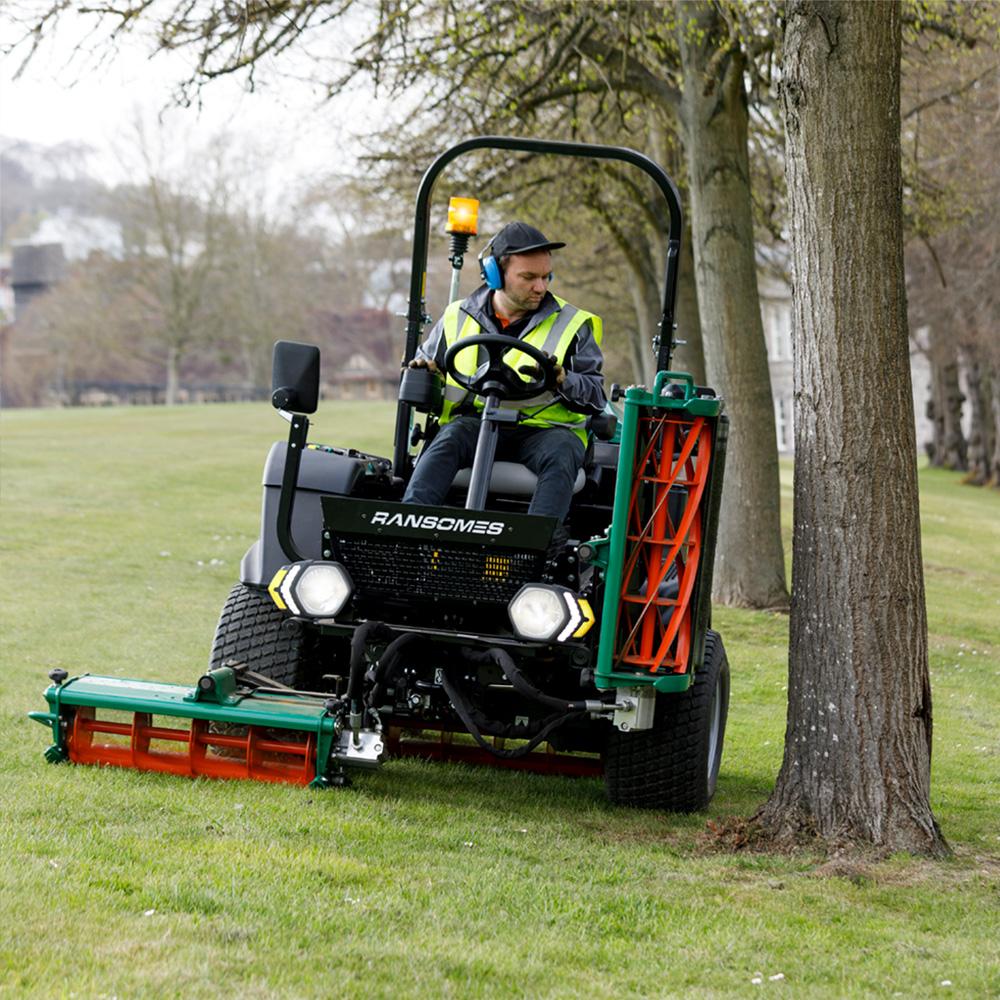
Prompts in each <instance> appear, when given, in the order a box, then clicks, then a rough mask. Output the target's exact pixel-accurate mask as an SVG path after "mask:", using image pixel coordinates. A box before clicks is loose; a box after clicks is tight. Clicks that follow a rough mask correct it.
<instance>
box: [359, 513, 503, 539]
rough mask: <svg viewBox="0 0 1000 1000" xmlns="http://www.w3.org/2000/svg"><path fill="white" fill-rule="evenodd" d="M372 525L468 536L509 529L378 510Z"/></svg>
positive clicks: (460, 519) (499, 523) (488, 523)
mask: <svg viewBox="0 0 1000 1000" xmlns="http://www.w3.org/2000/svg"><path fill="white" fill-rule="evenodd" d="M371 523H372V524H373V525H374V524H381V525H385V527H387V528H422V529H423V530H424V531H462V532H465V533H466V534H468V535H501V534H503V529H504V528H506V527H507V525H506V524H504V522H503V521H476V520H474V519H472V518H464V517H438V516H437V515H436V514H393V513H391V512H390V511H387V510H377V511H375V513H374V514H372V520H371Z"/></svg>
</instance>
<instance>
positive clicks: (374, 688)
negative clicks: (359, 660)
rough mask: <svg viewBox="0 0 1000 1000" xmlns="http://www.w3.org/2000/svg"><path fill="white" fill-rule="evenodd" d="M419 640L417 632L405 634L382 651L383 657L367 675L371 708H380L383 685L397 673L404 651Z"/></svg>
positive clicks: (368, 700) (368, 701)
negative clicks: (379, 701)
mask: <svg viewBox="0 0 1000 1000" xmlns="http://www.w3.org/2000/svg"><path fill="white" fill-rule="evenodd" d="M419 638H421V637H420V636H419V635H418V634H417V633H416V632H404V633H403V634H402V635H398V636H396V638H395V639H393V640H392V642H390V643H389V645H388V646H386V647H385V649H384V650H382V655H381V656H380V657H379V658H378V662H376V663H375V664H374V665H373V666H372V668H371V669H370V670H369V671H368V673H366V674H365V680H366V681H367V682H368V684H369V687H368V694H367V697H366V699H365V701H366V703H367V704H368V705H369V707H371V708H376V707H377V706H378V699H379V698H380V697H381V695H382V685H383V684H385V683H386V682H387V681H388V680H389V678H390V677H392V675H393V674H394V673H395V671H396V668H397V667H398V666H399V662H400V660H401V658H402V652H403V650H404V649H405V648H406V647H407V646H409V645H410V643H411V642H413V641H414V640H415V639H419Z"/></svg>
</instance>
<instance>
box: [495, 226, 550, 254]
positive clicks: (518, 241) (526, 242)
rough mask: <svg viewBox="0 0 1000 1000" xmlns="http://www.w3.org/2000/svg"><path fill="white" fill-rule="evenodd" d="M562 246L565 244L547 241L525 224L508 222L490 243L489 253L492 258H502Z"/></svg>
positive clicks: (540, 233) (533, 228)
mask: <svg viewBox="0 0 1000 1000" xmlns="http://www.w3.org/2000/svg"><path fill="white" fill-rule="evenodd" d="M564 246H566V244H565V243H553V242H552V240H547V239H546V238H545V234H544V233H543V232H542V231H541V230H539V229H535V227H534V226H529V225H528V223H527V222H508V223H507V225H506V226H504V227H503V229H501V230H500V232H498V233H497V234H496V236H494V237H493V239H492V240H491V241H490V252H491V253H492V254H493V256H494V257H504V256H506V255H507V254H515V253H534V252H535V251H537V250H559V249H560V248H562V247H564Z"/></svg>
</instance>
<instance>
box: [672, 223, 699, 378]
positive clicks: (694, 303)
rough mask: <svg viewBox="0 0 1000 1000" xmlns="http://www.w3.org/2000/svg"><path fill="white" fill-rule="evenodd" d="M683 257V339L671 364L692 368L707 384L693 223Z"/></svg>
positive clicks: (687, 231)
mask: <svg viewBox="0 0 1000 1000" xmlns="http://www.w3.org/2000/svg"><path fill="white" fill-rule="evenodd" d="M684 230H685V231H684V239H683V241H682V242H681V257H680V261H679V266H678V271H677V306H676V308H675V310H674V311H675V315H676V317H677V338H678V339H679V340H683V341H684V343H683V344H679V345H678V347H677V350H676V351H675V352H674V356H673V359H672V361H671V364H670V367H671V368H673V369H674V370H675V371H681V372H690V373H691V374H692V375H693V376H694V381H695V384H696V385H705V384H706V382H707V379H706V377H705V347H704V344H703V342H702V336H701V316H700V315H699V313H698V287H697V285H696V284H695V278H694V251H693V250H692V249H691V227H690V226H685V227H684Z"/></svg>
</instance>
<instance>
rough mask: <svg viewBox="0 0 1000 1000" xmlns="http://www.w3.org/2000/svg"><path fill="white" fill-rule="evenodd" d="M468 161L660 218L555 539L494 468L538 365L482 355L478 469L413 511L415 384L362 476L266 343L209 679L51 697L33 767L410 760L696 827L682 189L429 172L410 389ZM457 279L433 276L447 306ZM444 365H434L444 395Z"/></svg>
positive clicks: (691, 458) (422, 419) (710, 541)
mask: <svg viewBox="0 0 1000 1000" xmlns="http://www.w3.org/2000/svg"><path fill="white" fill-rule="evenodd" d="M482 150H488V151H490V155H491V157H492V158H493V159H494V160H496V159H498V158H504V157H506V158H509V159H511V160H514V159H516V158H517V157H518V156H520V155H524V154H527V155H530V156H570V157H575V158H584V159H598V160H615V161H618V162H619V163H621V164H623V165H624V166H626V167H628V168H629V169H632V170H637V171H638V172H639V176H638V177H637V184H638V187H640V188H641V186H642V184H646V185H647V186H648V187H649V192H650V193H652V194H654V195H655V194H657V193H658V194H659V196H660V197H662V198H663V200H664V203H665V208H666V211H665V212H664V213H662V217H663V218H664V219H666V220H668V227H667V229H666V232H665V233H664V234H663V236H664V250H665V253H664V258H665V260H666V273H665V277H664V290H663V308H662V312H661V315H660V317H659V330H660V332H661V333H660V336H658V337H656V339H655V341H654V343H653V344H652V349H653V352H654V356H655V363H656V372H657V374H656V376H655V380H654V383H653V385H652V387H643V386H633V387H631V388H629V389H628V390H626V391H625V392H623V393H622V392H620V391H617V390H616V391H613V392H612V394H611V395H612V401H613V403H614V402H620V403H621V407H620V412H617V413H616V412H615V411H614V410H613V408H612V406H609V408H608V409H607V410H606V412H605V413H604V414H603V415H600V416H596V417H591V418H589V420H588V424H587V430H588V448H587V456H586V460H585V465H584V468H583V470H582V471H581V476H580V477H579V480H578V482H577V484H576V487H575V491H574V496H573V498H572V502H571V505H570V510H569V515H568V517H567V519H566V521H565V523H564V524H562V525H557V524H556V522H555V519H554V518H545V517H538V516H535V515H532V514H529V513H528V510H529V504H530V500H531V496H532V494H533V492H534V486H535V479H534V476H533V474H532V473H531V472H530V471H529V470H527V469H526V468H525V467H523V466H518V465H511V464H509V463H503V462H495V461H494V448H495V445H496V441H497V436H498V434H499V433H501V430H500V426H501V424H502V423H503V422H509V421H510V420H511V419H516V416H515V417H513V418H512V417H511V414H512V412H515V411H512V410H511V409H510V408H509V407H506V408H505V407H504V406H503V403H504V402H505V400H513V399H517V398H523V393H524V392H527V391H529V390H530V391H531V392H532V393H537V392H548V391H552V389H553V387H554V385H555V373H554V370H553V369H552V365H551V361H550V359H548V358H547V357H546V356H540V357H536V358H535V361H536V362H537V363H538V365H539V368H538V371H537V373H536V375H533V376H532V378H533V379H536V381H537V384H533V385H531V386H527V385H525V384H524V383H525V378H524V377H523V376H522V374H520V373H519V372H518V370H517V369H515V368H514V367H512V366H511V364H509V363H508V354H509V352H510V351H523V350H524V345H523V344H522V342H520V341H518V340H516V339H513V338H510V337H507V336H503V335H500V334H494V335H484V336H480V337H477V338H476V342H475V347H476V349H477V350H479V351H480V352H481V354H480V356H479V359H478V360H479V362H480V364H479V367H478V368H477V370H476V373H475V375H474V376H473V377H472V378H471V379H470V380H469V381H468V382H467V384H466V388H467V389H468V390H469V392H470V393H472V394H473V395H476V396H481V397H482V401H483V406H482V409H481V411H479V412H481V422H482V426H481V430H480V434H479V444H478V448H477V451H476V456H475V461H474V462H473V463H472V467H471V470H469V472H468V473H466V476H467V478H466V479H465V480H463V479H462V473H460V474H459V476H458V477H457V478H456V480H455V483H453V484H452V493H451V494H450V495H449V497H448V499H447V501H446V503H445V504H443V505H442V506H440V507H427V506H420V505H415V504H404V503H402V497H403V494H404V491H405V488H406V484H407V481H408V479H409V477H410V476H411V475H412V471H413V465H414V461H415V460H419V455H418V454H415V449H417V448H418V447H419V446H420V445H421V444H424V443H426V442H427V441H429V440H431V439H432V438H433V436H434V434H435V432H436V428H437V426H438V417H439V416H440V400H441V393H440V391H439V390H440V385H435V384H434V376H433V373H430V372H428V371H426V370H424V371H423V372H422V373H420V374H419V377H414V371H415V370H414V371H410V372H409V376H410V377H407V378H403V379H401V384H400V392H399V402H398V408H397V413H396V425H395V440H394V443H393V454H392V457H391V458H388V457H381V456H377V455H369V454H362V453H360V452H358V451H355V450H354V449H352V448H350V447H349V446H344V445H340V446H338V445H327V444H317V443H315V442H310V441H309V414H311V413H313V412H315V410H316V408H317V406H318V402H319V385H320V374H319V368H320V357H319V350H318V349H317V348H316V347H314V346H311V345H307V344H296V343H291V342H285V341H279V342H278V343H277V344H276V345H275V354H274V368H273V395H272V402H273V404H274V406H275V407H276V408H277V409H278V410H279V412H280V413H281V415H282V416H283V417H285V418H286V419H287V420H288V422H289V425H290V426H289V432H288V438H287V441H285V442H278V443H276V444H275V445H274V446H273V447H272V449H271V452H270V454H269V455H268V457H267V460H266V462H265V466H264V475H263V510H262V517H261V525H262V528H261V534H260V537H259V538H258V539H257V540H256V541H255V542H254V543H253V545H252V546H251V547H250V549H249V550H248V551H247V553H246V555H245V556H244V558H243V562H242V564H241V566H240V576H239V580H238V581H237V582H236V584H235V585H234V586H233V588H232V591H231V592H230V594H229V597H228V599H227V600H226V602H225V605H224V606H223V609H222V614H221V616H220V618H219V625H218V628H217V630H216V634H215V639H214V641H213V643H212V650H211V654H210V657H209V672H208V673H207V674H205V675H204V676H203V677H202V678H201V680H200V681H199V682H198V684H197V685H196V686H195V687H194V688H191V689H188V688H183V687H178V686H176V685H162V684H149V683H144V682H138V681H124V680H119V679H113V678H97V677H91V676H84V677H79V678H75V679H73V680H67V679H66V677H65V675H64V674H63V675H60V676H58V677H56V678H54V680H55V681H56V683H55V684H54V686H53V687H51V688H49V690H48V691H47V692H46V697H47V699H48V701H49V706H50V710H49V711H48V712H46V713H37V714H36V715H35V717H36V718H38V720H39V721H41V722H43V723H44V724H45V725H47V726H50V727H51V729H52V731H53V734H54V741H53V745H52V747H51V748H50V750H49V752H48V757H49V759H51V760H64V759H69V760H74V761H78V762H81V763H103V764H112V765H121V766H131V767H137V768H141V769H144V770H154V771H163V772H167V773H170V774H178V775H206V776H212V777H222V778H239V777H243V778H255V779H260V780H265V781H294V782H298V783H304V784H313V785H318V786H325V785H330V784H343V783H345V782H346V770H345V769H347V768H367V767H375V766H377V765H378V764H379V762H380V761H381V760H382V759H383V757H384V756H390V757H391V756H403V755H419V756H421V757H426V758H432V759H437V760H451V761H465V762H469V763H476V764H490V765H493V766H501V767H511V768H524V769H530V770H535V771H543V772H549V773H551V772H559V773H565V774H576V775H586V774H589V775H602V776H603V777H604V779H605V783H606V787H607V791H608V795H609V797H610V798H611V800H612V801H614V802H616V803H620V804H624V805H632V806H639V807H648V808H657V809H669V810H683V811H690V810H694V809H701V808H704V807H705V806H706V805H707V804H708V802H709V801H710V799H711V797H712V795H713V793H714V790H715V783H716V777H717V775H718V772H719V766H720V761H721V757H722V747H723V738H724V734H725V724H726V715H727V711H728V702H729V666H728V663H727V661H726V655H725V651H724V649H723V645H722V639H721V637H720V636H719V635H718V634H717V633H716V632H714V631H713V630H712V629H711V627H710V624H711V605H710V599H709V594H710V590H711V567H712V559H713V553H714V543H715V534H716V522H717V515H718V505H719V498H720V495H721V489H722V477H723V468H724V459H725V447H726V428H727V425H726V418H725V416H724V414H723V402H722V400H721V399H720V398H719V397H718V396H717V395H716V393H715V392H714V391H713V390H712V389H711V388H708V387H705V386H696V385H695V384H694V381H693V379H692V378H691V376H690V375H686V374H684V373H674V372H671V371H670V356H671V350H672V347H673V343H674V341H673V332H674V321H673V317H674V311H673V310H674V298H675V292H676V286H677V266H678V260H679V251H680V238H681V233H682V231H683V226H682V218H681V208H680V201H679V198H678V196H677V191H676V189H675V187H674V185H673V183H672V182H671V181H670V179H669V177H667V175H666V174H665V173H664V172H663V170H662V169H661V168H660V167H659V166H658V165H657V164H656V163H654V162H653V161H652V160H650V159H649V158H648V157H646V156H643V155H642V154H641V153H637V152H635V151H634V150H630V149H623V148H619V147H610V146H592V145H584V144H578V143H563V142H546V141H541V140H533V139H514V138H507V137H496V136H487V137H480V138H475V139H470V140H468V141H466V142H463V143H459V144H458V145H456V146H454V147H452V148H451V149H449V150H447V151H446V152H444V153H443V154H442V155H441V156H439V157H438V158H437V160H435V161H434V163H432V164H431V166H430V167H429V168H428V170H427V172H426V174H425V175H424V177H423V179H422V181H421V183H420V186H419V189H418V191H417V197H416V212H415V220H414V227H413V231H414V242H413V259H412V271H411V276H410V299H409V305H408V308H407V312H406V332H405V338H404V343H403V351H402V354H403V365H404V371H406V370H407V369H406V366H407V365H408V363H409V362H410V361H411V360H412V359H413V357H414V355H415V353H416V350H417V346H418V344H419V343H420V341H421V338H422V336H423V333H424V330H425V327H426V325H427V324H428V323H429V322H430V316H429V315H428V308H427V303H426V302H425V299H424V293H425V287H426V273H427V261H428V245H429V240H430V219H431V195H432V191H433V189H434V187H435V183H436V182H437V181H438V180H439V178H440V175H441V172H442V171H443V170H444V168H445V167H446V166H447V165H448V164H449V163H451V162H452V161H453V160H455V159H456V158H457V157H459V156H462V155H466V154H472V153H475V152H478V151H482ZM642 175H644V177H645V179H643V176H642ZM463 257H464V248H463V253H461V254H456V253H455V252H454V251H453V252H452V253H451V258H450V259H451V265H452V268H453V282H452V284H453V286H454V285H455V281H454V271H456V270H457V269H458V268H460V267H461V263H462V259H463ZM581 305H583V306H588V305H589V304H588V303H581ZM443 307H444V304H443V303H439V304H437V305H436V306H435V310H434V311H435V312H440V311H441V309H443ZM458 346H459V345H457V344H455V345H451V348H450V349H449V351H448V354H447V357H446V359H445V365H446V367H448V369H449V371H450V372H451V374H452V376H453V377H454V375H455V371H454V370H453V369H454V368H455V364H456V362H455V352H456V349H457V348H458ZM436 390H437V391H436ZM619 418H620V426H618V424H619ZM418 421H419V422H418ZM335 422H336V421H335V415H334V419H333V420H328V421H327V423H328V425H330V424H334V423H335ZM344 431H345V433H346V434H349V432H350V429H349V428H344ZM541 433H545V431H542V432H541ZM463 482H464V483H465V484H466V485H460V483H463ZM311 692H312V693H311ZM179 720H185V721H183V722H181V721H179Z"/></svg>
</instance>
